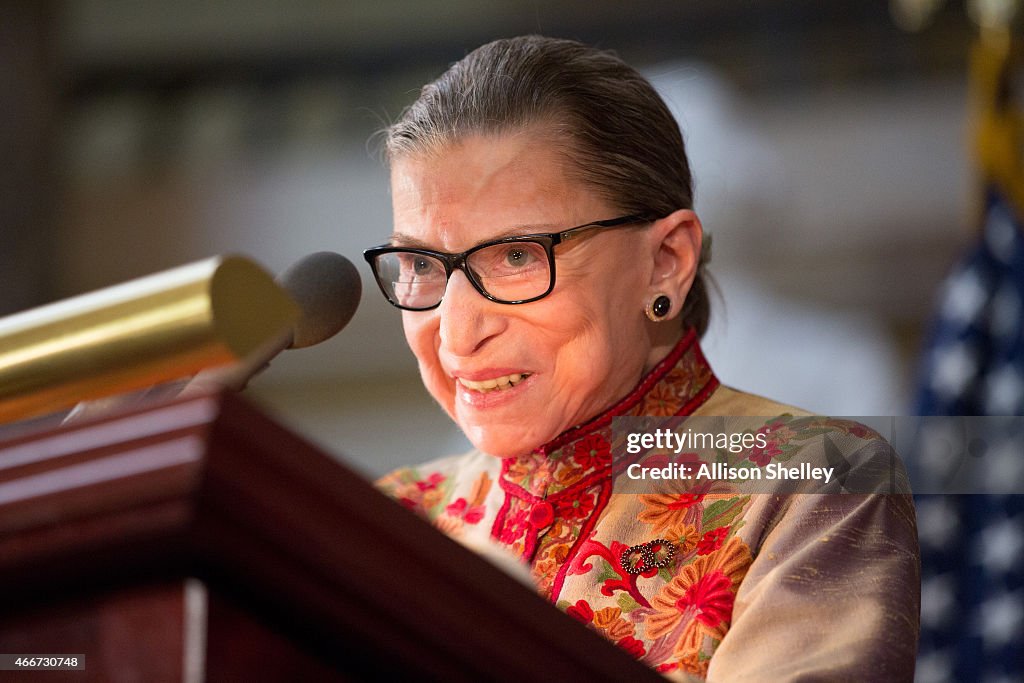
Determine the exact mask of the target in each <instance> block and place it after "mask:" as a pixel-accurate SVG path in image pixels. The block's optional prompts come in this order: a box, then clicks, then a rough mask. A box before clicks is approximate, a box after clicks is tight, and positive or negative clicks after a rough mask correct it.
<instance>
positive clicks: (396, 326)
mask: <svg viewBox="0 0 1024 683" xmlns="http://www.w3.org/2000/svg"><path fill="white" fill-rule="evenodd" d="M933 5H939V7H938V9H937V10H936V11H934V12H932V13H930V14H927V13H924V12H923V9H927V8H929V7H931V6H933ZM0 8H2V16H0V51H2V52H0V56H2V57H3V79H4V80H3V85H4V88H3V91H2V92H3V95H2V97H3V99H4V102H5V105H4V107H3V109H2V110H0V117H2V118H0V129H2V135H3V138H2V139H3V144H4V156H5V164H4V166H3V175H2V176H0V178H2V182H3V185H2V193H3V194H2V196H0V218H2V219H3V220H2V223H0V249H2V253H0V268H2V273H0V276H2V284H3V286H2V288H0V313H9V312H13V311H15V310H20V309H23V308H26V307H28V306H31V305H35V304H41V303H44V302H47V301H50V300H54V299H57V298H62V297H66V296H70V295H73V294H77V293H81V292H85V291H88V290H91V289H95V288H98V287H103V286H105V285H110V284H113V283H117V282H120V281H123V280H126V279H130V278H133V277H136V276H140V275H144V274H147V273H150V272H153V271H157V270H161V269H165V268H169V267H172V266H175V265H178V264H181V263H185V262H188V261H192V260H196V259H200V258H204V257H206V256H209V255H212V254H218V253H227V252H240V253H244V254H248V255H250V256H252V257H253V258H255V259H256V260H258V261H259V262H261V263H262V264H264V265H265V266H266V267H267V268H268V269H269V270H271V271H273V272H279V271H280V270H282V269H283V268H285V267H287V266H288V265H289V264H290V263H292V262H294V261H295V260H296V259H298V258H300V257H301V256H303V255H304V254H306V253H308V252H311V251H317V250H323V249H329V250H335V251H338V252H340V253H342V254H344V255H346V256H348V257H349V258H350V259H351V260H353V261H354V262H356V263H357V265H359V267H360V269H361V270H362V273H363V276H364V295H363V302H362V305H361V307H360V309H359V311H358V313H357V314H356V316H355V319H354V320H353V321H352V323H351V324H350V325H349V327H348V328H347V329H346V330H345V331H344V332H342V333H341V334H340V335H339V336H338V337H336V338H335V339H333V340H331V341H329V342H327V343H324V344H322V345H321V346H319V347H316V348H313V349H308V350H301V351H294V352H289V353H286V354H284V355H283V356H282V357H280V358H279V359H278V360H277V361H276V362H275V363H274V365H273V367H272V368H271V369H270V371H268V372H266V373H265V374H264V375H263V376H261V377H260V378H258V379H257V380H256V381H255V382H254V383H253V385H252V386H251V388H250V390H249V393H250V394H252V395H253V396H254V397H255V398H256V400H258V401H260V402H261V403H263V404H264V405H266V406H268V407H269V408H270V409H271V410H273V411H275V412H276V413H277V414H278V415H280V416H281V418H282V419H284V420H285V421H288V422H290V423H292V424H293V425H294V426H295V427H296V428H297V429H298V430H299V431H301V432H302V433H304V434H306V435H307V436H309V437H310V438H312V439H314V440H316V441H318V442H319V443H321V444H322V445H324V446H325V447H326V448H328V449H329V450H330V451H332V452H334V453H344V454H345V457H346V458H347V459H348V460H350V461H351V462H353V463H355V464H356V466H357V467H360V468H362V469H364V470H365V471H367V472H369V473H375V474H376V473H381V472H383V471H385V470H387V469H388V468H390V467H393V466H395V465H397V464H401V463H411V462H415V461H420V460H424V459H427V458H431V457H434V456H436V455H439V454H441V453H445V452H451V451H453V450H458V449H460V448H463V447H464V444H465V442H464V441H462V438H461V436H460V435H459V434H458V433H457V432H456V430H455V429H454V428H453V427H452V426H451V425H450V424H449V423H448V421H447V418H445V416H444V415H443V413H442V412H441V411H440V410H439V409H438V408H436V407H435V406H434V405H433V404H432V403H431V401H430V399H429V397H428V396H427V394H426V392H425V391H424V390H423V388H422V387H421V385H420V383H419V380H418V376H417V373H416V368H415V363H414V360H413V359H412V356H411V354H410V353H409V352H408V350H407V349H406V348H405V344H404V340H403V337H402V333H401V328H400V319H399V314H398V312H397V311H396V310H394V309H391V307H390V306H388V305H387V304H386V303H385V301H384V300H383V298H382V297H381V296H380V295H379V293H378V292H377V291H376V287H375V286H374V285H373V283H372V280H371V276H370V274H369V271H368V269H366V268H365V267H364V263H363V261H362V259H361V256H360V251H361V250H362V249H363V248H365V247H367V246H371V245H374V244H377V243H379V242H381V241H383V240H384V239H385V237H386V235H387V234H388V233H389V231H390V208H389V197H388V188H387V182H386V179H387V174H386V170H385V168H384V167H383V165H382V163H381V162H380V160H379V155H378V152H377V148H376V145H375V144H374V142H373V140H372V138H373V134H374V132H375V131H376V130H378V129H379V128H380V127H381V126H382V125H384V124H386V123H387V122H388V121H389V120H391V119H393V118H394V117H396V116H397V115H398V114H399V113H400V112H401V110H402V108H403V107H404V106H406V105H407V104H408V103H409V102H410V101H411V100H412V99H413V98H414V96H415V94H416V91H417V89H418V87H419V86H420V85H422V84H423V83H424V82H426V81H427V80H429V79H431V78H433V77H434V76H436V75H437V74H439V73H440V72H441V71H442V70H443V69H444V68H445V67H446V66H447V65H448V64H449V63H451V62H452V61H455V60H457V59H458V58H460V57H461V56H462V55H464V54H465V53H466V52H467V51H468V50H470V49H472V48H473V47H475V46H477V45H479V44H481V43H483V42H486V41H487V40H490V39H493V38H496V37H501V36H510V35H515V34H520V33H525V32H540V33H546V34H551V35H557V36H565V37H572V38H578V39H581V40H584V41H586V42H590V43H593V44H596V45H599V46H601V47H605V48H611V49H615V50H617V51H618V52H619V53H620V54H621V55H622V56H623V57H624V58H625V59H626V60H627V61H629V62H630V63H632V64H634V65H636V66H638V67H639V68H641V69H642V70H643V71H644V72H645V73H647V74H648V75H649V76H650V77H651V78H652V79H653V80H654V82H655V83H656V85H657V86H658V88H659V89H660V90H661V91H662V92H663V94H664V96H665V98H666V99H667V100H668V101H669V103H670V105H671V106H672V107H673V109H674V110H675V111H676V113H677V114H678V117H679V120H680V123H681V124H682V127H683V130H684V133H685V135H686V139H687V142H688V145H689V150H690V154H691V156H692V162H693V166H694V171H695V176H696V183H697V209H698V211H699V213H700V214H701V215H702V217H703V219H704V223H705V226H706V227H707V228H708V229H709V231H710V233H711V234H712V235H713V238H714V252H715V253H714V260H713V263H712V273H713V275H714V277H715V278H716V280H717V283H718V285H719V289H720V292H721V298H720V299H718V300H716V302H715V313H714V317H715V320H714V323H713V326H712V330H711V333H710V334H709V336H708V338H707V340H706V347H707V350H708V353H709V355H710V357H711V359H712V362H713V365H714V366H715V367H716V368H717V370H718V372H719V374H720V376H721V377H722V379H723V380H724V381H725V382H727V383H729V384H732V385H734V386H737V387H739V388H743V389H747V390H750V391H755V392H758V393H763V394H767V395H770V396H772V397H773V398H777V399H780V400H783V401H788V402H792V403H796V404H798V405H801V406H804V407H806V408H808V409H811V410H815V411H818V412H823V413H831V414H843V415H858V414H859V415H873V414H892V413H897V414H898V413H903V412H906V411H907V410H908V406H909V403H908V395H909V387H910V385H911V382H912V379H913V374H914V370H915V363H916V357H917V353H918V347H919V343H920V338H921V334H922V329H923V326H924V325H925V322H926V320H927V318H928V316H929V313H930V311H931V307H932V302H933V299H934V297H935V295H936V291H937V287H938V285H939V282H940V280H941V277H942V275H943V274H944V273H945V272H946V271H947V269H948V268H949V266H950V264H951V263H952V262H953V260H954V259H955V257H956V255H957V254H958V251H959V249H960V247H961V246H962V245H963V244H965V243H966V242H967V241H968V240H969V239H970V237H971V235H972V234H973V231H974V223H975V221H974V220H973V219H972V213H971V210H972V205H971V192H970V190H971V169H970V157H969V154H968V153H967V142H966V141H967V136H966V132H967V131H966V128H965V120H966V118H965V117H966V110H967V100H966V92H967V91H966V62H967V47H968V45H969V42H970V40H971V37H972V34H973V33H974V27H973V26H972V25H971V23H970V22H969V21H968V19H967V16H966V13H965V12H964V7H963V5H962V4H961V3H945V4H942V3H935V2H893V3H888V2H884V1H873V2H864V1H863V0H832V1H831V2H828V3H821V2H816V1H810V0H762V1H759V2H740V1H738V0H718V1H717V2H679V1H678V0H653V1H648V2H644V3H642V4H641V5H640V6H637V5H635V4H634V3H622V2H618V1H616V0H565V1H562V2H557V3H542V2H507V1H498V0H492V1H486V0H483V1H480V0H474V1H471V0H455V1H452V0H449V1H447V2H444V3H424V2H418V1H416V0H347V1H340V2H322V1H316V0H294V1H292V2H289V3H279V2H272V1H271V0H248V1H243V0H205V1H200V0H183V1H180V2H173V3H171V2H160V1H157V0H137V1H127V0H69V1H67V2H52V1H51V2H17V1H10V0H3V1H2V2H0ZM914 8H919V9H922V13H921V14H919V15H918V14H915V13H914ZM925 17H927V18H925ZM399 417H400V419H396V418H399Z"/></svg>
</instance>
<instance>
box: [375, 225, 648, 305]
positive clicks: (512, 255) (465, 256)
mask: <svg viewBox="0 0 1024 683" xmlns="http://www.w3.org/2000/svg"><path fill="white" fill-rule="evenodd" d="M651 220H652V219H650V218H646V217H644V216H640V215H629V216H620V217H618V218H611V219H608V220H605V221H592V222H590V223H584V224H583V225H577V226H575V227H572V228H568V229H566V230H561V231H559V232H549V233H538V234H531V235H515V236H513V237H504V238H502V239H497V240H493V241H491V242H484V243H483V244H478V245H476V246H475V247H473V248H472V249H468V250H466V251H464V252H462V253H461V254H447V253H445V252H443V251H432V250H430V249H410V248H406V247H392V246H389V245H382V246H379V247H373V248H372V249H367V250H365V251H364V252H363V257H364V258H365V259H366V260H367V262H368V263H369V264H370V267H371V268H372V269H373V276H374V278H376V280H377V285H378V286H380V291H381V292H383V294H384V296H385V297H386V298H387V300H388V302H390V303H391V305H393V306H397V307H398V308H401V309H404V310H407V311H428V310H430V309H432V308H437V307H438V306H439V305H441V299H442V298H443V297H444V292H445V290H446V289H447V287H448V280H449V278H451V276H452V273H453V272H455V270H456V269H460V270H462V272H464V273H465V274H466V278H467V279H468V280H469V281H470V282H471V283H472V284H473V287H474V288H476V291H478V292H480V294H482V295H483V296H484V297H486V298H487V299H490V300H491V301H494V302H497V303H499V304H526V303H530V302H531V301H537V300H538V299H543V298H544V297H546V296H547V295H548V294H550V293H551V290H553V289H554V288H555V254H554V247H555V245H556V244H561V243H562V242H566V241H569V240H571V239H575V238H576V237H577V236H579V235H581V234H582V233H584V232H586V231H589V230H596V229H598V228H621V227H626V226H628V225H635V224H637V223H648V222H651Z"/></svg>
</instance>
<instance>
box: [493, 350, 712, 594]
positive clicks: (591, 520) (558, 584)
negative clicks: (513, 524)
mask: <svg viewBox="0 0 1024 683" xmlns="http://www.w3.org/2000/svg"><path fill="white" fill-rule="evenodd" d="M690 351H692V352H693V354H694V358H695V360H696V361H697V363H696V364H697V366H699V367H703V368H707V369H708V374H709V377H708V381H707V382H705V384H704V386H703V387H701V388H700V389H699V390H698V391H697V392H696V393H695V394H694V395H693V397H692V398H690V400H689V401H687V402H686V403H685V404H684V405H683V406H682V407H680V409H679V410H678V412H677V413H676V415H679V416H685V415H689V414H690V413H692V412H693V411H694V410H696V409H697V408H698V407H699V406H700V405H701V404H702V403H704V401H706V400H707V399H708V397H709V396H710V395H711V394H712V392H714V390H715V389H717V388H718V386H719V382H718V378H717V377H715V375H714V373H713V372H711V370H710V368H708V364H707V360H706V359H705V357H704V354H703V353H702V352H701V349H700V345H699V344H697V333H696V332H695V331H694V330H689V331H688V332H687V333H686V335H684V336H683V338H682V339H681V340H680V341H679V343H678V344H677V345H676V346H675V348H673V349H672V350H671V351H670V352H669V353H668V355H667V356H665V358H663V359H662V360H661V362H659V363H658V364H657V365H655V366H654V368H653V369H652V370H651V371H650V372H649V373H648V374H647V375H646V376H645V377H644V378H643V379H642V380H641V381H640V384H638V385H637V387H636V388H635V389H634V390H633V391H632V392H630V393H629V394H628V395H627V396H626V397H625V398H623V399H622V400H621V401H619V402H618V403H616V404H615V405H613V406H612V407H611V408H609V409H608V410H606V411H605V412H604V413H602V414H601V415H599V416H597V417H595V418H594V419H592V420H590V421H589V422H586V423H584V424H582V425H579V426H577V427H573V428H571V429H569V430H567V431H565V432H563V433H562V434H560V435H559V436H557V437H555V438H554V439H553V440H551V441H550V442H548V443H546V444H544V445H542V446H540V447H539V448H537V449H536V450H535V451H534V452H533V454H534V455H539V456H544V457H547V456H549V455H550V454H551V453H553V452H555V451H557V450H558V449H559V448H561V447H563V446H565V445H567V444H570V443H572V442H573V441H577V440H579V439H581V438H583V437H584V436H586V435H587V434H590V433H596V432H597V431H598V430H600V429H603V428H605V427H607V426H608V425H609V424H610V423H611V421H612V418H614V417H618V416H619V415H623V414H626V413H628V412H629V410H630V409H632V408H633V407H635V406H636V405H638V404H639V403H640V401H642V400H643V399H644V397H645V396H646V395H647V394H649V393H650V391H651V389H652V388H653V387H654V386H655V385H656V384H657V383H658V382H660V381H662V380H663V379H664V378H665V376H666V375H667V374H668V373H669V372H670V371H671V370H672V368H674V367H675V366H676V365H677V364H678V363H679V361H680V359H681V358H682V357H683V356H684V355H685V354H686V353H687V352H690ZM570 457H572V456H571V455H570ZM515 461H517V458H504V459H503V460H502V463H501V476H500V477H499V480H498V483H499V485H500V486H501V488H502V490H503V491H505V501H504V502H503V503H502V506H501V508H500V509H499V510H498V514H497V516H496V517H495V519H494V524H493V526H492V527H491V537H492V538H494V539H499V538H500V537H501V532H502V531H503V530H504V527H505V522H506V520H507V518H508V514H509V510H510V509H511V505H512V498H513V497H515V498H518V499H520V500H522V501H524V502H525V503H527V504H528V506H529V507H532V506H534V505H536V504H537V503H539V502H541V501H546V502H548V503H550V504H552V505H557V503H558V502H560V501H562V500H564V499H567V498H569V499H572V498H575V497H577V496H578V495H579V494H580V493H581V492H583V491H586V490H587V489H589V488H592V487H593V486H595V485H598V484H600V490H599V491H598V499H597V501H596V502H595V504H594V509H593V511H592V512H591V514H590V515H589V517H588V519H587V520H586V521H585V522H584V523H583V526H582V527H581V530H580V534H579V535H578V536H577V538H576V541H575V542H574V543H573V545H572V547H571V548H570V550H569V554H568V557H567V558H566V560H565V562H563V563H562V566H561V567H560V568H559V571H558V573H557V574H556V577H555V581H554V584H553V586H552V588H553V590H552V599H553V600H556V599H557V597H558V595H559V593H560V592H561V589H562V584H563V583H564V580H565V576H566V572H567V571H568V568H569V565H570V563H571V561H572V559H573V558H574V557H575V556H576V554H577V553H578V552H579V548H580V546H581V544H582V539H584V538H586V537H587V536H588V534H589V533H590V531H592V530H593V528H594V526H595V525H596V524H597V520H598V518H599V517H600V516H601V514H602V513H603V512H604V508H605V506H606V505H607V504H608V500H609V499H610V497H611V481H612V472H611V469H612V468H611V466H610V465H605V466H603V467H598V468H596V469H595V470H594V471H593V472H591V473H590V474H588V475H586V476H585V477H583V479H581V480H580V481H578V482H575V483H574V484H572V485H571V486H567V487H566V488H564V489H562V490H561V491H559V492H557V493H554V494H551V495H550V496H538V495H535V494H533V493H531V492H530V491H527V490H526V489H525V488H523V487H522V486H520V485H518V484H516V483H514V482H511V481H509V480H508V472H509V469H510V468H511V466H512V464H513V463H514V462H515ZM523 536H524V538H523V546H524V547H523V558H524V559H527V560H529V561H532V559H533V555H534V553H535V552H536V550H537V545H538V537H539V534H538V529H536V528H534V527H530V528H528V529H525V530H524V534H523Z"/></svg>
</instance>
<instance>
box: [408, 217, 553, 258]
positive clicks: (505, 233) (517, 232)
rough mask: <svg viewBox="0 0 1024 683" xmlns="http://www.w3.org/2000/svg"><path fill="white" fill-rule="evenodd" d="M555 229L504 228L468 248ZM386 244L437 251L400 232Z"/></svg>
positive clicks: (544, 225)
mask: <svg viewBox="0 0 1024 683" xmlns="http://www.w3.org/2000/svg"><path fill="white" fill-rule="evenodd" d="M555 227H556V226H555V225H554V224H551V223H545V224H541V225H517V226H515V227H511V228H506V229H505V230H502V231H500V232H498V233H495V234H494V235H491V236H490V237H488V238H487V239H485V240H480V241H479V242H476V243H474V244H473V245H472V246H471V247H469V248H470V249H472V248H473V247H475V246H478V245H480V244H485V243H486V242H493V241H494V240H500V239H504V238H506V237H520V236H522V237H525V236H527V235H536V234H538V233H539V234H549V233H551V232H556V230H554V228H555ZM388 244H390V245H391V246H393V247H408V248H410V249H426V250H428V251H437V249H435V248H434V247H433V246H432V245H430V244H427V243H426V242H424V241H423V240H421V239H418V238H416V237H413V236H411V235H406V234H404V233H401V232H393V233H391V237H390V238H389V239H388Z"/></svg>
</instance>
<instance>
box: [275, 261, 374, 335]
mask: <svg viewBox="0 0 1024 683" xmlns="http://www.w3.org/2000/svg"><path fill="white" fill-rule="evenodd" d="M277 284H279V285H281V287H283V288H284V290H285V291H286V292H288V294H290V295H291V297H292V299H293V300H294V301H295V303H297V304H298V305H299V309H300V310H301V311H302V313H301V316H302V317H300V318H299V320H298V322H297V323H295V325H294V326H293V328H292V335H291V339H290V340H289V342H288V345H287V346H286V347H285V348H288V349H303V348H306V347H307V346H313V345H315V344H319V343H320V342H322V341H326V340H328V339H330V338H331V337H333V336H334V335H336V334H337V333H338V332H340V331H341V330H342V329H343V328H344V327H345V325H347V324H348V322H349V321H350V320H351V319H352V316H353V315H355V312H356V308H358V307H359V297H360V296H361V295H362V292H363V285H362V280H360V278H359V271H358V270H356V267H355V266H354V265H352V262H351V261H349V260H348V259H347V258H345V257H344V256H342V255H341V254H335V253H334V252H332V251H318V252H316V253H313V254H309V255H308V256H305V257H303V258H301V259H299V260H298V261H296V262H295V263H294V264H292V265H291V266H289V267H288V268H287V269H286V270H285V271H284V272H283V273H281V275H279V276H278V277H277Z"/></svg>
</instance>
